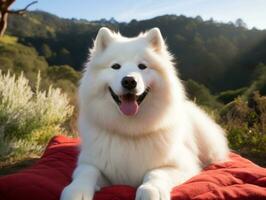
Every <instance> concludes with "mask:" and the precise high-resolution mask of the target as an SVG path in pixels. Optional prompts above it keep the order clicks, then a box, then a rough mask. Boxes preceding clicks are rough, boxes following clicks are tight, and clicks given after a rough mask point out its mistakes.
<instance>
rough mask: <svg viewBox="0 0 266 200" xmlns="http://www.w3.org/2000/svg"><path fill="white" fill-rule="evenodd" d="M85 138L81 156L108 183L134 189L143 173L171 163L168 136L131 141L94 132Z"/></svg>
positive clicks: (127, 138) (146, 137)
mask: <svg viewBox="0 0 266 200" xmlns="http://www.w3.org/2000/svg"><path fill="white" fill-rule="evenodd" d="M87 139H88V140H89V142H88V143H87V142H86V145H85V144H83V147H82V154H81V156H82V157H83V156H85V158H84V159H85V160H87V161H88V162H89V163H90V164H93V165H94V166H96V167H97V168H98V169H100V170H101V172H102V173H103V174H104V175H105V176H106V178H107V179H109V181H110V182H111V183H112V184H127V185H132V186H138V185H140V183H141V182H142V180H143V177H144V175H145V173H146V172H147V171H149V170H151V169H154V168H158V167H161V166H165V165H171V164H172V163H174V162H175V161H174V160H173V157H174V156H173V155H174V153H175V149H174V146H175V145H174V144H173V141H175V140H173V138H172V139H171V137H170V133H166V134H153V135H152V136H145V137H141V138H131V137H123V136H119V135H114V134H110V133H105V132H101V133H99V132H98V134H97V135H91V136H90V138H87Z"/></svg>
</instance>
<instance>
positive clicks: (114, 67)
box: [111, 63, 121, 70]
mask: <svg viewBox="0 0 266 200" xmlns="http://www.w3.org/2000/svg"><path fill="white" fill-rule="evenodd" d="M111 68H113V69H116V70H117V69H120V68H121V65H119V64H117V63H116V64H113V65H112V66H111Z"/></svg>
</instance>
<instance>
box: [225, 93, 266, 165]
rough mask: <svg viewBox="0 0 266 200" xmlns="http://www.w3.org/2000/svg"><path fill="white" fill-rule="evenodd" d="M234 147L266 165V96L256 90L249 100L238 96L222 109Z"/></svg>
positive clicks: (230, 142) (228, 136)
mask: <svg viewBox="0 0 266 200" xmlns="http://www.w3.org/2000/svg"><path fill="white" fill-rule="evenodd" d="M220 122H221V123H222V124H223V126H224V128H225V129H226V130H227V138H228V141H229V145H230V147H231V148H232V149H234V150H236V151H237V152H239V153H240V154H242V155H244V156H247V157H248V158H249V159H251V160H254V161H255V162H257V163H259V164H261V165H266V161H265V155H266V97H265V96H260V94H259V93H258V92H254V93H253V94H252V95H250V96H249V98H248V99H247V100H245V98H240V97H238V98H237V99H235V100H234V101H233V102H230V103H229V104H227V105H225V106H224V107H223V108H222V109H221V111H220Z"/></svg>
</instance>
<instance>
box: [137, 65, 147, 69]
mask: <svg viewBox="0 0 266 200" xmlns="http://www.w3.org/2000/svg"><path fill="white" fill-rule="evenodd" d="M138 68H139V69H141V70H144V69H146V68H147V66H146V65H144V64H139V65H138Z"/></svg>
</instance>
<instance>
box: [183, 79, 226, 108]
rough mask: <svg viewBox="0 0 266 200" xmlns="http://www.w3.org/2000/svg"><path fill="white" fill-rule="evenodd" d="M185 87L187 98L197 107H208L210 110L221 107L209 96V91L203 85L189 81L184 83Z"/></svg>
mask: <svg viewBox="0 0 266 200" xmlns="http://www.w3.org/2000/svg"><path fill="white" fill-rule="evenodd" d="M185 87H186V91H187V93H188V96H189V98H190V99H191V100H193V101H195V102H196V103H198V104H199V105H201V106H208V107H210V108H217V107H220V106H221V105H220V104H219V103H218V102H217V101H216V99H215V97H214V96H213V95H211V93H210V91H209V89H208V88H206V87H205V86H204V85H202V84H199V83H197V82H196V81H193V80H191V79H189V80H187V81H186V82H185Z"/></svg>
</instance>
